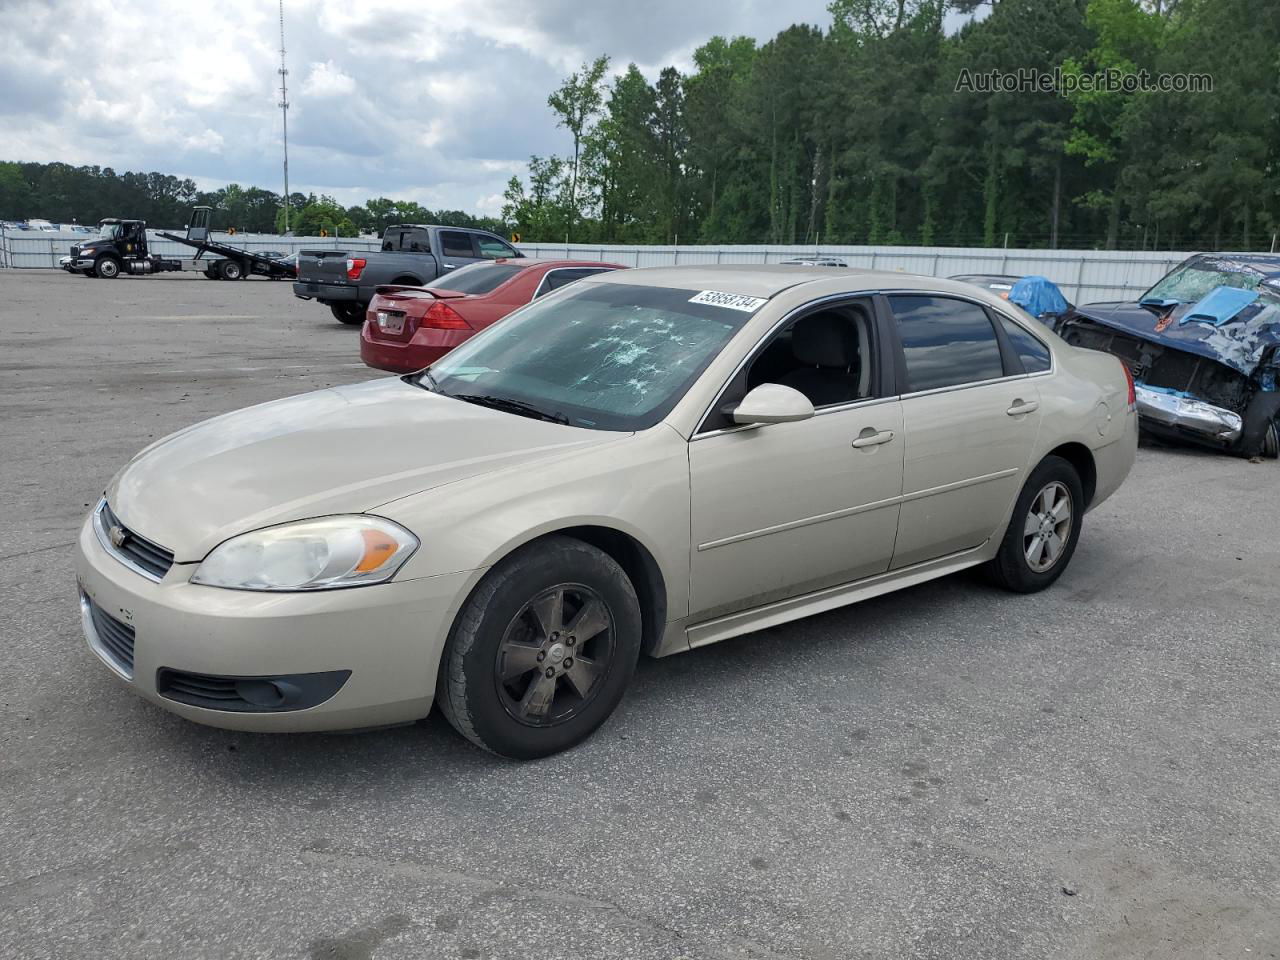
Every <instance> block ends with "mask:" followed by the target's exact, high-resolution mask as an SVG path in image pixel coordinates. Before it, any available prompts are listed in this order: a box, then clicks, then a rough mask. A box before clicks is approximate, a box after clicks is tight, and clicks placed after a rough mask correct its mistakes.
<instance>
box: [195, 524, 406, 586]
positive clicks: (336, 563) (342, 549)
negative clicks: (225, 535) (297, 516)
mask: <svg viewBox="0 0 1280 960" xmlns="http://www.w3.org/2000/svg"><path fill="white" fill-rule="evenodd" d="M416 549H418V538H417V537H415V536H414V535H413V534H412V533H410V532H409V531H408V530H406V529H405V528H404V527H402V526H400V525H399V524H396V523H392V522H391V521H390V520H383V519H381V518H380V517H366V516H362V515H357V516H349V517H324V518H323V519H320V520H302V521H299V522H297V523H286V524H282V525H280V526H278V527H266V528H264V529H262V530H255V531H253V532H252V533H245V534H241V535H240V536H238V537H232V538H231V539H230V540H225V541H223V542H222V543H220V544H218V546H216V547H214V548H213V550H211V551H210V552H209V555H208V556H207V557H205V558H204V560H202V561H201V562H200V566H198V567H197V568H196V572H195V573H194V574H192V575H191V582H192V583H200V584H204V585H205V586H210V587H229V588H231V589H234V590H329V589H333V588H336V587H359V586H365V585H366V584H370V583H383V582H384V581H386V580H390V579H391V578H392V577H393V576H395V573H396V571H397V570H399V569H400V567H401V566H402V565H403V564H404V562H405V561H406V560H408V559H409V557H410V555H411V554H412V553H413V551H414V550H416Z"/></svg>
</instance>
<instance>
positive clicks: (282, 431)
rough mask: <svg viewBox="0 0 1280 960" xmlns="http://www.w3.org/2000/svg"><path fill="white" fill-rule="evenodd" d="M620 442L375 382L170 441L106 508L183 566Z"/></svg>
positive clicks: (133, 466)
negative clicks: (216, 552) (304, 527)
mask: <svg viewBox="0 0 1280 960" xmlns="http://www.w3.org/2000/svg"><path fill="white" fill-rule="evenodd" d="M618 436H619V435H618V434H617V433H608V432H603V431H598V430H585V429H581V428H578V427H569V426H562V425H560V424H557V423H551V422H547V421H542V420H534V419H530V418H528V417H521V416H516V415H514V414H509V413H504V412H501V411H498V410H493V409H489V408H486V407H479V406H476V405H475V404H471V403H465V402H463V401H460V400H454V399H451V398H449V397H445V396H441V395H440V394H435V393H430V392H428V391H426V390H423V389H421V388H419V387H416V386H413V385H412V384H408V383H405V382H404V381H402V380H400V379H398V378H391V379H384V380H374V381H372V382H369V383H363V384H358V385H355V386H350V387H338V388H333V389H328V390H319V391H317V392H315V393H307V394H303V395H301V396H297V397H289V398H288V399H285V400H276V401H274V402H272V403H265V404H261V405H259V406H256V407H248V408H246V409H244V410H238V411H236V412H235V413H229V414H226V415H224V416H221V417H215V418H214V419H212V420H206V421H205V422H203V423H199V424H196V425H195V426H192V427H188V428H186V429H185V430H180V431H178V432H177V433H175V434H172V435H170V436H168V437H165V438H164V439H162V440H160V441H158V442H156V443H154V444H152V445H151V446H150V447H147V448H146V449H145V450H143V451H142V452H141V453H139V454H138V455H137V456H136V457H134V459H133V460H131V461H130V462H129V463H128V464H127V465H126V466H125V467H124V469H122V470H121V471H120V472H119V473H118V474H117V475H116V477H115V479H114V480H113V481H112V482H111V485H110V486H109V487H108V489H107V499H108V501H109V502H110V503H111V508H112V510H113V511H115V513H116V515H117V516H118V517H119V518H120V519H121V521H122V522H123V523H124V524H125V525H126V526H128V527H129V528H130V529H132V530H134V531H135V532H137V533H138V534H140V535H141V536H144V537H146V538H147V539H149V540H152V541H154V542H155V543H158V544H161V545H162V546H164V547H166V548H168V549H170V550H172V551H174V554H175V559H176V561H177V562H179V563H189V562H195V561H198V560H201V559H203V558H204V556H205V555H206V554H207V553H208V552H209V550H211V549H212V548H213V547H215V546H217V545H218V544H219V543H221V542H222V541H223V540H225V539H227V538H228V537H231V536H235V535H236V534H239V533H244V532H246V531H249V530H256V529H258V528H260V527H265V526H270V525H271V524H276V523H284V522H287V521H290V520H300V519H305V518H308V517H318V516H326V515H330V514H335V513H361V512H365V511H370V510H373V509H374V508H375V507H377V506H378V505H380V504H384V503H387V502H388V501H391V500H396V499H399V498H401V497H405V496H409V495H411V494H414V493H420V492H422V491H424V490H429V489H431V488H433V487H438V486H441V485H443V484H446V483H453V482H456V481H458V480H464V479H466V478H468V477H474V476H478V475H480V474H484V473H488V472H490V471H493V470H498V469H501V468H502V467H504V466H508V465H510V464H512V463H513V462H524V463H528V462H531V461H535V460H539V459H543V458H549V457H553V456H556V455H557V454H560V453H563V452H567V451H570V450H578V449H580V448H583V447H586V446H595V445H599V444H603V443H608V442H610V441H611V440H616V439H617V438H618Z"/></svg>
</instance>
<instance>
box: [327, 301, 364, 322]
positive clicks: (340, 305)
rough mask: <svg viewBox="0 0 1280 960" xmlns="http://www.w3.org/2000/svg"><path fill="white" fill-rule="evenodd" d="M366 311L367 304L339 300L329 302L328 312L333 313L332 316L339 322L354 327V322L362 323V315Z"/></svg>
mask: <svg viewBox="0 0 1280 960" xmlns="http://www.w3.org/2000/svg"><path fill="white" fill-rule="evenodd" d="M357 310H358V313H357ZM367 311H368V306H367V305H366V304H363V303H348V302H345V301H339V302H337V303H331V304H329V312H330V313H332V314H333V318H334V319H335V320H337V321H338V322H339V323H344V324H346V325H347V326H349V327H354V326H355V325H356V324H360V323H364V315H365V313H366V312H367Z"/></svg>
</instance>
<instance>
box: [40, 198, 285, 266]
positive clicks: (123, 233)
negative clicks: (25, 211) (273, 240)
mask: <svg viewBox="0 0 1280 960" xmlns="http://www.w3.org/2000/svg"><path fill="white" fill-rule="evenodd" d="M212 214H213V208H212V207H195V208H193V209H192V211H191V222H190V224H188V226H187V233H186V236H178V235H177V234H173V233H164V232H160V233H159V236H161V237H164V238H165V239H166V240H173V241H175V242H177V243H181V244H183V245H184V246H188V247H194V248H195V251H196V254H195V256H194V257H191V258H182V257H162V256H159V255H158V254H153V253H151V252H150V250H149V249H148V247H147V224H146V221H144V220H122V219H120V218H118V217H108V218H106V219H105V220H100V221H98V235H97V237H95V238H94V239H92V240H88V241H86V242H85V243H80V244H75V245H74V246H72V248H71V253H70V255H69V256H66V257H63V258H62V259H61V260H60V261H59V262H58V265H59V266H60V267H62V269H63V270H66V271H67V272H68V273H82V274H84V275H85V276H86V277H100V278H102V279H104V280H114V279H115V278H116V277H118V276H120V274H122V273H129V274H139V275H145V274H151V273H167V272H174V271H179V270H198V271H200V272H202V273H203V274H204V275H205V276H206V277H208V278H209V279H210V280H240V279H242V278H243V277H247V276H251V275H253V274H256V275H258V276H262V277H268V278H270V279H272V280H285V279H292V278H293V277H295V276H297V272H298V271H297V267H296V265H295V263H294V260H293V258H292V257H288V258H286V257H270V256H265V255H263V254H260V253H253V252H252V251H249V250H242V249H240V248H239V247H233V246H231V245H230V244H226V243H222V242H221V241H219V240H214V239H212V238H211V237H210V236H209V234H210V229H209V221H210V218H211V217H212ZM205 254H210V255H211V256H209V257H208V258H206V257H205Z"/></svg>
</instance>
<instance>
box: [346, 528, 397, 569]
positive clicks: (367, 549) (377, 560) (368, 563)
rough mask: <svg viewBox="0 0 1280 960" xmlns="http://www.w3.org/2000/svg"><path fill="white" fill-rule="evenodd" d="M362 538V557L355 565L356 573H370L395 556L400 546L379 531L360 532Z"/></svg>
mask: <svg viewBox="0 0 1280 960" xmlns="http://www.w3.org/2000/svg"><path fill="white" fill-rule="evenodd" d="M360 535H361V536H363V537H364V556H363V557H361V558H360V562H359V563H357V564H356V568H355V572H356V573H372V572H373V571H374V570H377V569H378V568H379V567H380V566H382V565H383V564H384V563H386V562H387V561H388V560H389V559H391V558H392V557H393V556H395V553H396V550H397V549H398V548H399V547H400V544H398V543H396V541H394V540H392V539H391V537H389V536H387V535H386V534H385V533H383V532H382V531H381V530H361V531H360Z"/></svg>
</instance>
